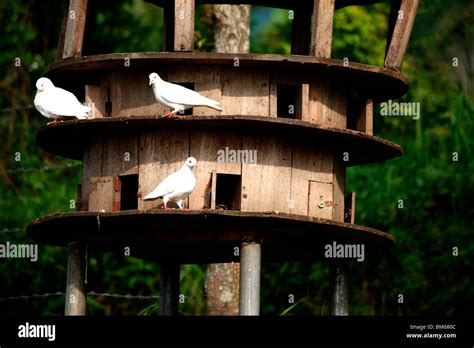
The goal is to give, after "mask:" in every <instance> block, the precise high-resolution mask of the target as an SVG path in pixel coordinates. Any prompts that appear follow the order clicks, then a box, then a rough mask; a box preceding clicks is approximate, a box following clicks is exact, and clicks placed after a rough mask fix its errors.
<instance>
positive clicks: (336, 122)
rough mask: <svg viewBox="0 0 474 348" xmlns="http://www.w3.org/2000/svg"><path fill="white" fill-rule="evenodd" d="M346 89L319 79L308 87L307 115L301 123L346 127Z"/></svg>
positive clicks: (340, 84)
mask: <svg viewBox="0 0 474 348" xmlns="http://www.w3.org/2000/svg"><path fill="white" fill-rule="evenodd" d="M347 103H348V87H346V86H344V85H343V84H342V83H339V82H331V81H330V80H328V79H327V78H325V77H321V78H319V79H318V80H317V81H316V82H315V83H312V84H310V86H309V105H308V113H307V114H303V121H308V122H312V123H318V124H322V125H326V126H333V127H337V128H346V127H347Z"/></svg>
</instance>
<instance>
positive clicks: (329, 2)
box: [311, 0, 335, 58]
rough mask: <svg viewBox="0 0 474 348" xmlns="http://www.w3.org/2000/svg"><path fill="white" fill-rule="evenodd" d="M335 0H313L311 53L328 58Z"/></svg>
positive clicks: (329, 55)
mask: <svg viewBox="0 0 474 348" xmlns="http://www.w3.org/2000/svg"><path fill="white" fill-rule="evenodd" d="M334 1H335V0H314V8H313V28H312V32H311V54H312V55H314V56H316V57H323V58H330V57H331V48H332V25H333V17H334Z"/></svg>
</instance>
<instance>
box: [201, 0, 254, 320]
mask: <svg viewBox="0 0 474 348" xmlns="http://www.w3.org/2000/svg"><path fill="white" fill-rule="evenodd" d="M214 16H215V18H216V27H215V32H214V38H215V42H216V52H218V53H248V52H249V48H250V39H249V35H250V5H214ZM239 280H240V264H239V263H217V264H210V265H208V266H207V270H206V282H205V284H204V290H205V292H206V295H207V306H206V309H207V315H238V314H239Z"/></svg>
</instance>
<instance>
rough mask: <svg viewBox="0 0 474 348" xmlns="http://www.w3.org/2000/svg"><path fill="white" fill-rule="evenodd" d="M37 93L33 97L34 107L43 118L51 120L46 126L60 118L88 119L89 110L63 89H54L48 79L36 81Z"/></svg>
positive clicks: (43, 78)
mask: <svg viewBox="0 0 474 348" xmlns="http://www.w3.org/2000/svg"><path fill="white" fill-rule="evenodd" d="M36 88H37V89H38V91H37V92H36V96H35V101H34V104H35V107H36V110H38V111H39V112H40V113H41V114H42V115H43V116H45V117H47V118H53V119H54V120H53V121H51V122H48V124H50V123H53V122H57V121H58V119H59V118H62V117H73V116H74V117H77V118H78V119H84V118H88V117H87V114H88V113H89V112H90V111H91V108H90V107H88V106H85V105H82V104H81V103H80V102H79V100H77V98H76V96H75V95H74V94H72V93H71V92H68V91H66V90H65V89H62V88H59V87H55V86H54V85H53V83H52V82H51V80H50V79H48V78H46V77H42V78H40V79H38V81H36Z"/></svg>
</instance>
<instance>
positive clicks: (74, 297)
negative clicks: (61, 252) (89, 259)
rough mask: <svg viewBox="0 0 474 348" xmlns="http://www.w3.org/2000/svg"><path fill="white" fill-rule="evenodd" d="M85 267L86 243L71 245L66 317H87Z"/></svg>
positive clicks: (68, 265) (68, 263) (68, 264)
mask: <svg viewBox="0 0 474 348" xmlns="http://www.w3.org/2000/svg"><path fill="white" fill-rule="evenodd" d="M85 265H86V246H85V243H84V242H74V243H71V244H69V258H68V261H67V280H66V306H65V309H64V315H86V304H87V301H86V288H85V283H84V279H85Z"/></svg>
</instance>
